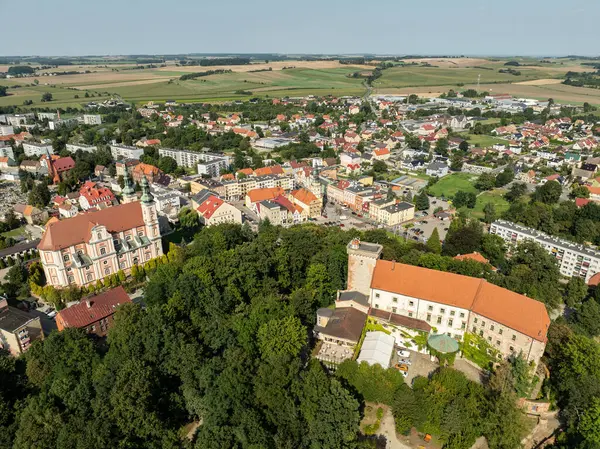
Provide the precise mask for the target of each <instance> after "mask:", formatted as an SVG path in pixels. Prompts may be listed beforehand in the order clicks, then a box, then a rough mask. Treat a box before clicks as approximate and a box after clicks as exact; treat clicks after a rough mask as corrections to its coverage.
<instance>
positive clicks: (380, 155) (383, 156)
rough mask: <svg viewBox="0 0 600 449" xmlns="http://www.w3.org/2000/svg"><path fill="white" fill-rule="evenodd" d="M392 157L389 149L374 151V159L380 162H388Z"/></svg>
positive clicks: (376, 149)
mask: <svg viewBox="0 0 600 449" xmlns="http://www.w3.org/2000/svg"><path fill="white" fill-rule="evenodd" d="M390 156H391V153H390V150H389V149H388V148H387V147H384V148H375V149H374V150H373V159H375V160H378V161H387V160H388V159H389V158H390Z"/></svg>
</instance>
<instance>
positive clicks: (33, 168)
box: [19, 161, 42, 173]
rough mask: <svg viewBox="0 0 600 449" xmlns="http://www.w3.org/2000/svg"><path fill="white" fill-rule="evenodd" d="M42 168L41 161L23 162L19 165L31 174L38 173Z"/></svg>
mask: <svg viewBox="0 0 600 449" xmlns="http://www.w3.org/2000/svg"><path fill="white" fill-rule="evenodd" d="M41 168H42V164H40V161H23V162H21V165H19V169H21V170H23V171H26V172H29V173H38V172H39V171H40V169H41Z"/></svg>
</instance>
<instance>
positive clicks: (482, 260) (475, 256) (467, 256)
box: [454, 251, 490, 263]
mask: <svg viewBox="0 0 600 449" xmlns="http://www.w3.org/2000/svg"><path fill="white" fill-rule="evenodd" d="M454 258H455V259H456V260H474V261H476V262H480V263H490V261H489V260H487V259H486V258H485V257H483V256H482V255H481V254H479V253H478V252H477V251H475V252H473V253H469V254H459V255H458V256H455V257H454Z"/></svg>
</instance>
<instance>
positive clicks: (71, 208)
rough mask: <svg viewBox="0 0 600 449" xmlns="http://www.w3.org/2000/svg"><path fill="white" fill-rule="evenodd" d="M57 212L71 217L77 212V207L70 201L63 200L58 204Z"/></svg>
mask: <svg viewBox="0 0 600 449" xmlns="http://www.w3.org/2000/svg"><path fill="white" fill-rule="evenodd" d="M58 213H59V215H60V216H61V217H63V218H71V217H74V216H75V215H77V214H78V213H79V209H78V208H77V206H75V205H74V204H71V202H70V201H65V202H64V203H62V204H60V205H59V206H58Z"/></svg>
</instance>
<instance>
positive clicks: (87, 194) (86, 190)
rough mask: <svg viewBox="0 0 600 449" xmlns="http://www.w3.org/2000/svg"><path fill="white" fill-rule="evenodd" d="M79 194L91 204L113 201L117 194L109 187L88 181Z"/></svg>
mask: <svg viewBox="0 0 600 449" xmlns="http://www.w3.org/2000/svg"><path fill="white" fill-rule="evenodd" d="M79 194H80V195H81V196H83V197H84V198H85V199H86V200H87V201H88V203H90V205H92V206H93V205H96V204H98V203H112V202H113V201H114V200H115V194H114V193H113V192H112V190H110V189H109V188H108V187H101V186H98V185H97V184H96V183H94V182H91V181H86V182H85V183H84V184H83V186H81V189H79Z"/></svg>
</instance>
